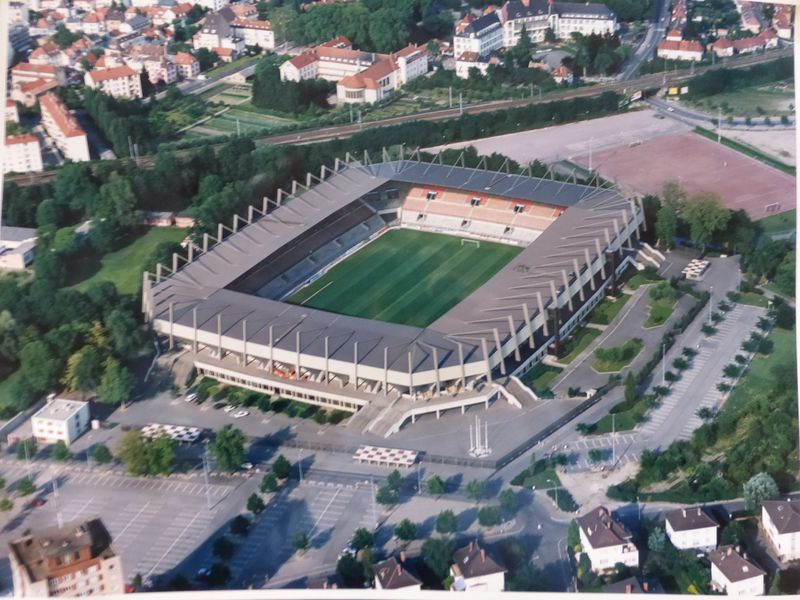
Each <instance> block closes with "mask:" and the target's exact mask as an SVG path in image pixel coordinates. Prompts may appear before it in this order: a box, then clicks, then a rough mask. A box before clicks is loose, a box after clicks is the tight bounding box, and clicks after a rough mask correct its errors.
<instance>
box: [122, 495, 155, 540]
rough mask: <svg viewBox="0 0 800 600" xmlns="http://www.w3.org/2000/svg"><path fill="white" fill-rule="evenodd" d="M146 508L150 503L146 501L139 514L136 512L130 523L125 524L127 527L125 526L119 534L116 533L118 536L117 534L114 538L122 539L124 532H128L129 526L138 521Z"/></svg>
mask: <svg viewBox="0 0 800 600" xmlns="http://www.w3.org/2000/svg"><path fill="white" fill-rule="evenodd" d="M148 506H150V501H147V502H146V503H145V505H144V506H143V507H142V508H140V509H139V512H137V513H136V514H135V515H134V517H133V518H132V519H131V520H130V521H128V524H127V525H125V527H124V528H123V529H122V531H120V532H119V533H118V534H117V535H116V536H115V537H116V538H120V537H122V534H124V533H125V532H126V531H127V530H128V527H130V526H131V525H132V524H133V522H134V521H136V519H138V518H139V517H140V516H141V514H142V513H143V512H144V510H145V509H146V508H147V507H148Z"/></svg>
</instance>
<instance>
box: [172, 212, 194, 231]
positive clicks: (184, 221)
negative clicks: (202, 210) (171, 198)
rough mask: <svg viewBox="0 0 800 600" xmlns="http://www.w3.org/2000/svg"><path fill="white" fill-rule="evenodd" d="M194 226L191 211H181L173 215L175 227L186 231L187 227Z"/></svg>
mask: <svg viewBox="0 0 800 600" xmlns="http://www.w3.org/2000/svg"><path fill="white" fill-rule="evenodd" d="M194 224H195V221H194V217H193V216H192V213H191V211H188V210H182V211H181V212H179V213H176V214H175V227H181V228H183V229H188V228H189V227H194Z"/></svg>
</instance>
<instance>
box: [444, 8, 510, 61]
mask: <svg viewBox="0 0 800 600" xmlns="http://www.w3.org/2000/svg"><path fill="white" fill-rule="evenodd" d="M502 47H503V25H502V23H500V18H499V17H498V16H497V13H496V12H494V11H493V12H490V13H488V14H485V15H483V16H481V17H477V18H476V17H475V16H474V15H473V14H471V13H470V14H468V15H467V16H466V17H464V18H463V19H461V21H459V22H458V23H456V30H455V35H454V36H453V56H461V55H462V54H464V53H465V52H474V53H476V54H477V55H478V56H486V55H488V54H491V53H492V52H494V51H495V50H499V49H500V48H502Z"/></svg>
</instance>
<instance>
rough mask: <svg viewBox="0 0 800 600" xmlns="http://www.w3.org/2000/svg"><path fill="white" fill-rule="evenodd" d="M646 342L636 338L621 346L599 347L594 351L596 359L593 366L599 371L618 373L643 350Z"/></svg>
mask: <svg viewBox="0 0 800 600" xmlns="http://www.w3.org/2000/svg"><path fill="white" fill-rule="evenodd" d="M643 347H644V342H642V340H640V339H638V338H635V339H632V340H628V341H627V342H625V343H624V344H622V345H621V346H614V347H612V348H598V349H597V350H595V351H594V355H595V361H594V363H593V364H592V368H593V369H594V370H595V371H597V372H598V373H616V372H618V371H621V370H622V369H623V368H625V367H627V366H628V365H629V364H631V362H632V361H633V359H634V358H636V356H637V355H638V354H639V352H641V351H642V348H643Z"/></svg>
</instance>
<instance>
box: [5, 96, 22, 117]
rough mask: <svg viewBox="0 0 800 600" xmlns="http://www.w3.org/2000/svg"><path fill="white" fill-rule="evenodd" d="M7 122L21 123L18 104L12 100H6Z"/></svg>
mask: <svg viewBox="0 0 800 600" xmlns="http://www.w3.org/2000/svg"><path fill="white" fill-rule="evenodd" d="M6 121H11V122H12V123H19V111H18V110H17V103H16V102H14V101H13V100H11V98H7V99H6Z"/></svg>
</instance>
